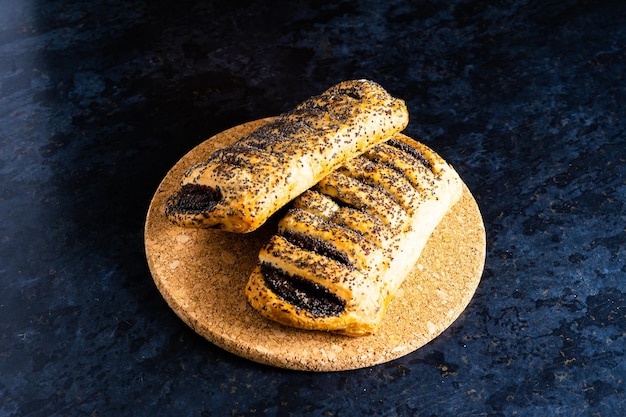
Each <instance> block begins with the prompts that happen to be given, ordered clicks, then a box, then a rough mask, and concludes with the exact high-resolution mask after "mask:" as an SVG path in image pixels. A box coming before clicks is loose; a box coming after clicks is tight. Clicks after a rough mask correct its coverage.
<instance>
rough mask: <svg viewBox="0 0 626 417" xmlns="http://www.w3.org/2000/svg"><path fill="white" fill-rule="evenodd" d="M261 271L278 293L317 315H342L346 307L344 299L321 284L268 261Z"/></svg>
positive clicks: (298, 306) (268, 285)
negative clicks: (286, 272)
mask: <svg viewBox="0 0 626 417" xmlns="http://www.w3.org/2000/svg"><path fill="white" fill-rule="evenodd" d="M261 273H262V274H263V277H264V279H265V284H266V285H267V287H268V288H269V289H270V290H272V291H273V292H274V293H276V295H278V296H279V297H280V298H282V299H283V300H285V301H286V302H288V303H290V304H292V305H293V306H295V307H296V308H300V309H303V310H306V311H308V312H310V313H311V314H313V315H314V316H316V317H329V316H340V315H341V314H342V313H343V311H344V310H345V308H346V301H345V300H344V299H342V298H341V297H339V296H337V295H335V294H333V293H331V292H330V291H328V289H326V288H325V287H323V286H321V285H319V284H316V283H314V282H311V281H308V280H306V279H304V278H301V277H297V276H290V275H287V274H285V273H283V272H282V271H280V270H278V269H276V268H274V267H272V266H271V265H268V264H266V263H263V264H261Z"/></svg>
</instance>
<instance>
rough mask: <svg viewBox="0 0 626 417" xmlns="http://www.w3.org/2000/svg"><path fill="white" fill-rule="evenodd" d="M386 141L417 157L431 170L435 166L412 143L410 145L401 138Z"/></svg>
mask: <svg viewBox="0 0 626 417" xmlns="http://www.w3.org/2000/svg"><path fill="white" fill-rule="evenodd" d="M386 143H387V145H389V146H393V147H394V148H396V149H400V150H401V151H402V152H404V153H408V154H409V155H411V156H412V157H413V158H415V159H417V160H418V161H419V162H420V163H421V164H422V165H424V166H425V167H426V168H428V169H429V170H430V171H432V170H433V167H432V165H431V164H430V161H429V160H428V159H426V157H425V156H424V155H423V154H422V153H421V152H420V151H418V150H417V149H415V148H414V147H412V146H411V145H409V144H407V143H404V142H402V141H400V140H396V139H390V140H388V141H387V142H386Z"/></svg>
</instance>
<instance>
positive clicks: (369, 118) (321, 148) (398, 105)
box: [165, 80, 408, 232]
mask: <svg viewBox="0 0 626 417" xmlns="http://www.w3.org/2000/svg"><path fill="white" fill-rule="evenodd" d="M407 123H408V112H407V109H406V106H405V104H404V102H403V101H402V100H399V99H396V98H393V97H392V96H391V95H389V93H387V92H386V91H385V90H384V89H383V88H382V87H381V86H380V85H378V84H376V83H374V82H372V81H368V80H353V81H344V82H342V83H339V84H337V85H335V86H333V87H331V88H330V89H328V90H327V91H325V92H324V93H322V94H321V95H319V96H315V97H312V98H310V99H308V100H306V101H305V102H303V103H302V104H300V105H298V106H297V107H296V108H295V109H294V110H292V111H290V112H287V113H285V114H282V115H280V116H279V117H278V118H277V119H276V120H274V121H272V122H269V123H267V124H266V125H264V126H262V127H260V128H259V129H257V130H256V131H254V132H253V133H251V134H250V135H249V136H247V137H244V138H242V139H240V140H239V141H237V142H236V143H235V144H233V145H231V146H229V147H226V148H222V149H219V150H217V151H216V152H214V153H213V154H212V155H211V156H210V157H209V158H208V160H206V161H204V162H202V163H199V164H197V165H194V166H192V167H190V168H189V169H188V170H187V172H186V173H185V174H184V175H183V178H182V180H181V183H180V185H181V186H180V190H178V191H177V192H176V193H175V194H174V195H172V196H171V197H170V198H169V199H168V201H167V203H166V208H165V213H166V215H167V217H168V218H169V219H170V220H171V221H172V222H174V223H175V224H178V225H180V226H186V227H197V228H217V229H222V230H226V231H231V232H250V231H252V230H255V229H257V228H258V227H259V226H261V225H262V224H263V223H264V222H265V221H266V220H267V219H268V218H269V217H270V216H271V215H272V214H273V213H274V212H276V211H277V210H278V209H279V208H281V207H283V206H284V205H285V204H287V203H288V202H289V201H291V200H292V199H293V198H295V197H296V196H298V195H299V194H301V193H302V192H303V191H305V190H307V189H308V188H310V187H312V186H313V185H315V184H316V183H317V182H318V181H320V180H321V179H322V178H324V177H325V176H326V175H328V174H329V173H330V172H332V171H334V170H335V169H336V168H337V167H339V166H340V165H341V164H343V163H344V162H345V161H347V160H348V159H350V158H353V157H355V156H357V155H360V154H361V153H363V152H365V151H366V150H367V149H369V148H371V147H372V146H374V145H376V144H378V143H380V142H382V141H383V140H385V139H388V138H389V137H390V136H392V135H393V134H394V133H396V132H399V131H401V130H402V129H404V128H405V127H406V125H407Z"/></svg>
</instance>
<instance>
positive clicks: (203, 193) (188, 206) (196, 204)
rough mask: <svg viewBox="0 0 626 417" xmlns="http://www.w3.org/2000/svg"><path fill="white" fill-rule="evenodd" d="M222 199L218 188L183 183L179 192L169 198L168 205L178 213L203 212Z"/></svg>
mask: <svg viewBox="0 0 626 417" xmlns="http://www.w3.org/2000/svg"><path fill="white" fill-rule="evenodd" d="M221 199H222V193H220V190H219V189H215V188H212V187H208V186H206V185H198V184H185V185H183V186H182V187H181V189H180V192H179V193H178V194H176V195H174V196H172V197H171V198H170V200H169V201H168V207H169V208H170V209H172V210H173V211H176V212H179V213H190V214H194V213H204V212H207V211H210V210H211V209H212V208H213V207H214V206H215V204H216V203H217V202H218V201H219V200H221Z"/></svg>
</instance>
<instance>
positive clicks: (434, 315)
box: [145, 119, 485, 371]
mask: <svg viewBox="0 0 626 417" xmlns="http://www.w3.org/2000/svg"><path fill="white" fill-rule="evenodd" d="M268 120H270V119H262V120H257V121H254V122H249V123H246V124H243V125H240V126H237V127H234V128H232V129H229V130H226V131H224V132H222V133H219V134H218V135H216V136H214V137H212V138H210V139H208V140H207V141H205V142H203V143H201V144H200V145H198V146H197V147H196V148H194V149H193V150H191V151H190V152H189V153H188V154H187V155H185V156H184V157H183V158H182V159H181V160H180V161H179V162H178V163H177V164H176V165H175V166H174V167H173V168H172V169H171V170H170V171H169V172H168V173H167V175H166V177H165V178H164V179H163V181H162V183H161V184H160V185H159V187H158V189H157V191H156V193H155V195H154V197H153V200H152V202H151V204H150V208H149V211H148V215H147V219H146V225H145V247H146V256H147V260H148V265H149V268H150V271H151V273H152V276H153V278H154V282H155V283H156V286H157V287H158V289H159V291H160V292H161V294H162V295H163V297H164V299H165V300H166V301H167V303H168V304H169V306H170V307H171V308H172V309H173V310H174V312H176V314H177V315H178V316H179V317H180V318H181V319H182V320H183V321H184V322H185V323H186V324H187V325H189V326H190V327H191V328H192V329H194V330H195V331H196V332H197V333H199V334H200V335H202V336H203V337H205V338H206V339H208V340H209V341H210V342H212V343H214V344H215V345H217V346H220V347H221V348H223V349H225V350H227V351H229V352H231V353H234V354H236V355H239V356H241V357H244V358H247V359H250V360H253V361H256V362H260V363H264V364H268V365H273V366H276V367H281V368H288V369H295V370H307V371H340V370H349V369H356V368H363V367H368V366H372V365H375V364H380V363H383V362H387V361H390V360H393V359H396V358H399V357H401V356H404V355H406V354H408V353H410V352H413V351H415V350H416V349H418V348H420V347H421V346H423V345H425V344H426V343H428V342H429V341H431V340H432V339H434V338H435V337H436V336H438V335H439V334H440V333H441V332H443V331H444V330H445V329H446V328H447V327H448V326H450V324H452V323H453V322H454V321H455V320H456V319H457V317H458V316H459V315H460V314H461V312H462V311H463V310H464V309H465V307H466V306H467V305H468V303H469V302H470V300H471V298H472V296H473V294H474V291H475V290H476V288H477V286H478V283H479V281H480V277H481V275H482V271H483V266H484V260H485V229H484V225H483V222H482V218H481V215H480V212H479V209H478V206H477V204H476V202H475V200H474V198H473V197H472V195H471V193H470V192H469V190H468V189H467V187H466V186H465V185H464V193H463V196H462V197H461V200H460V201H459V202H458V203H457V204H456V205H455V206H454V207H453V208H452V209H451V210H450V211H449V212H448V213H447V214H446V216H445V218H444V219H443V221H442V222H441V223H440V224H439V226H438V227H437V229H436V230H435V231H434V232H433V235H432V236H431V238H430V240H429V241H428V243H427V245H426V247H425V248H424V250H423V252H422V256H421V258H420V259H419V260H418V262H417V264H416V265H415V267H414V268H413V270H412V272H411V274H410V275H409V276H408V277H407V279H406V280H405V281H404V283H403V284H402V286H401V287H400V290H399V291H398V293H397V294H396V296H395V298H394V299H393V300H392V302H391V304H390V306H389V309H388V312H387V314H386V316H385V318H384V320H383V322H382V324H381V327H380V329H379V331H378V332H377V333H376V334H375V335H373V336H366V337H361V338H351V337H348V336H340V335H334V334H329V333H325V332H315V331H306V330H299V329H294V328H290V327H286V326H283V325H280V324H277V323H274V322H272V321H269V320H267V319H265V318H263V317H261V316H260V315H259V314H258V313H257V312H256V311H255V310H253V309H252V308H251V307H250V306H249V305H248V304H247V303H246V300H245V295H244V286H245V284H246V282H247V280H248V275H249V273H250V271H251V270H252V268H253V267H254V265H255V263H256V261H257V254H258V251H259V249H260V248H261V246H262V245H263V244H264V242H265V241H266V240H267V239H268V238H269V237H270V236H271V235H272V234H273V233H274V230H275V226H276V221H275V220H271V221H269V222H268V223H266V225H264V226H263V227H261V228H260V229H258V230H257V231H255V232H252V233H248V234H234V233H227V232H220V231H216V230H205V229H188V228H182V227H178V226H175V225H173V224H172V223H170V222H169V221H168V220H167V219H166V218H165V214H164V204H165V200H166V199H167V197H168V196H169V195H170V194H172V193H173V192H174V191H175V189H176V188H177V187H178V183H179V180H180V178H181V176H182V174H183V172H184V171H185V170H186V169H187V168H188V167H190V166H191V165H192V164H194V163H196V162H200V161H203V160H205V159H207V157H208V156H209V154H210V153H211V152H213V151H214V150H215V149H217V148H219V147H222V146H226V145H228V144H230V143H232V142H234V141H235V140H237V139H239V138H240V137H242V136H245V135H246V134H248V133H250V132H251V131H252V130H254V129H255V128H257V127H258V126H260V125H261V124H263V123H265V122H267V121H268Z"/></svg>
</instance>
